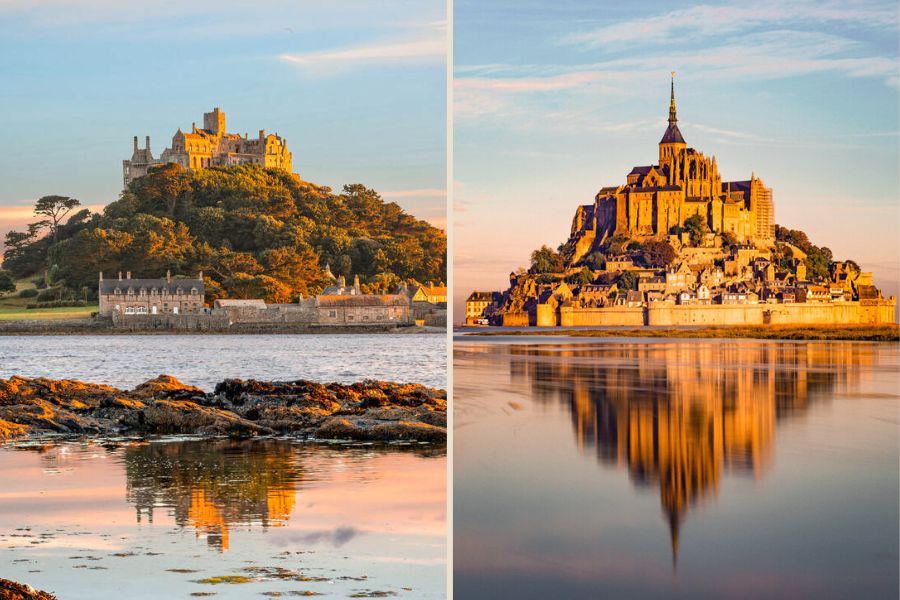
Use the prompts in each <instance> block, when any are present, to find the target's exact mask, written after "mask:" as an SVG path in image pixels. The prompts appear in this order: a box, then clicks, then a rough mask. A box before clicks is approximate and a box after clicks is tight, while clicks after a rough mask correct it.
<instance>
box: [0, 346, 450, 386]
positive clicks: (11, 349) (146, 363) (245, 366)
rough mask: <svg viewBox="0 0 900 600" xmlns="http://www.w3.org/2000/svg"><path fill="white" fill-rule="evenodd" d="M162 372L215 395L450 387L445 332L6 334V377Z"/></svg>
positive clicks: (113, 381) (109, 379) (137, 377)
mask: <svg viewBox="0 0 900 600" xmlns="http://www.w3.org/2000/svg"><path fill="white" fill-rule="evenodd" d="M160 374H166V375H173V376H175V377H177V378H178V379H180V380H181V381H182V382H184V383H187V384H191V385H195V386H197V387H200V388H202V389H204V390H206V391H212V390H213V388H214V387H215V385H216V383H218V382H220V381H222V380H223V379H227V378H235V377H239V378H242V379H249V378H253V379H260V380H272V381H288V380H294V379H310V380H313V381H319V382H322V383H330V382H339V383H353V382H356V381H360V380H362V379H382V380H390V381H402V382H405V383H421V384H424V385H428V386H431V387H439V388H446V387H447V338H446V336H445V335H443V334H387V333H381V334H363V335H355V334H353V335H350V334H331V335H328V334H323V335H318V334H310V335H134V336H131V335H129V336H123V335H106V336H103V335H85V336H18V337H13V336H0V379H7V378H9V377H11V376H13V375H22V376H26V377H50V378H52V379H81V380H83V381H88V382H91V383H104V384H107V385H113V386H116V387H120V388H132V387H134V386H136V385H138V384H140V383H143V382H144V381H146V380H148V379H150V378H152V377H156V376H157V375H160Z"/></svg>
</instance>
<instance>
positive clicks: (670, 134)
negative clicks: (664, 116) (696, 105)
mask: <svg viewBox="0 0 900 600" xmlns="http://www.w3.org/2000/svg"><path fill="white" fill-rule="evenodd" d="M677 121H678V118H677V117H676V116H675V71H672V95H671V97H670V99H669V126H668V127H666V132H665V133H664V134H663V137H662V139H661V140H660V141H659V143H660V146H661V147H660V149H659V152H660V154H659V160H660V164H662V161H663V158H664V155H665V154H666V153H667V152H669V150H666V148H668V147H669V146H668V145H670V144H684V138H683V137H682V136H681V132H680V131H678V125H677V123H676V122H677ZM663 145H667V146H666V148H663V147H662V146H663Z"/></svg>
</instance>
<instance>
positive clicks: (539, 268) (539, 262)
mask: <svg viewBox="0 0 900 600" xmlns="http://www.w3.org/2000/svg"><path fill="white" fill-rule="evenodd" d="M563 268H564V267H563V263H562V258H561V257H560V256H559V254H558V253H557V252H555V251H554V250H553V248H551V247H549V246H547V245H544V246H541V247H540V248H538V249H537V250H535V251H534V252H532V253H531V269H530V272H531V273H559V272H560V271H562V270H563Z"/></svg>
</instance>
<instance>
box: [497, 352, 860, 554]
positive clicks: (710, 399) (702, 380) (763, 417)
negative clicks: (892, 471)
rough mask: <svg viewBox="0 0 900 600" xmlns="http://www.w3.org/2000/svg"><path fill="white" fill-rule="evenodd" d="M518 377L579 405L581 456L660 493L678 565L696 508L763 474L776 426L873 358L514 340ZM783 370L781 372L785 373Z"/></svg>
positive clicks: (575, 417) (543, 395)
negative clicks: (726, 487)
mask: <svg viewBox="0 0 900 600" xmlns="http://www.w3.org/2000/svg"><path fill="white" fill-rule="evenodd" d="M508 351H509V353H510V370H511V375H512V377H513V379H514V380H515V379H519V380H524V381H526V382H528V383H529V384H530V387H531V390H532V395H533V396H534V398H535V400H536V401H537V402H539V403H540V402H562V403H563V404H565V405H567V406H568V407H569V410H570V413H571V417H572V427H573V429H574V434H575V437H576V440H577V443H578V445H579V447H580V448H581V449H582V451H588V450H595V451H596V453H597V456H598V457H599V459H600V460H601V461H602V462H604V463H606V464H613V465H618V466H623V467H626V468H627V469H628V471H629V473H630V476H631V479H632V481H633V482H634V483H635V484H636V485H642V486H643V485H655V486H658V487H659V491H660V499H661V503H662V510H663V513H664V515H665V518H666V519H667V520H668V522H669V526H670V531H671V543H672V560H673V567H674V566H675V564H676V563H677V557H678V535H679V529H680V527H681V523H682V522H683V521H684V519H685V516H686V514H687V511H688V508H689V507H690V506H691V505H693V504H695V503H697V502H698V501H701V500H702V499H703V498H704V497H706V496H708V495H711V494H715V493H716V491H717V489H718V486H719V482H720V481H721V478H722V475H723V472H729V473H744V474H752V476H754V477H760V476H762V475H763V474H764V473H765V471H766V469H767V467H768V465H769V464H770V462H771V458H772V453H773V443H774V435H775V426H776V424H777V423H778V422H779V421H781V420H783V419H785V418H789V417H790V416H791V415H794V414H797V413H800V412H802V411H804V410H805V409H806V408H807V407H808V406H809V405H810V404H811V403H813V402H815V401H817V400H825V399H828V398H829V397H831V396H832V394H833V393H834V392H835V391H836V390H837V389H840V388H843V387H846V386H847V385H848V384H850V383H852V381H850V379H851V378H855V377H859V373H860V372H861V371H863V370H862V369H859V368H858V367H860V366H863V365H871V363H872V361H873V355H872V354H871V353H869V352H866V351H865V350H864V349H863V350H861V348H860V346H859V345H855V346H854V345H851V344H846V345H844V344H821V345H817V344H793V343H789V342H786V343H780V342H779V343H754V342H749V343H746V344H744V343H728V344H720V343H698V342H696V341H693V342H685V343H680V342H675V343H667V344H627V345H620V344H607V345H602V346H600V347H598V346H597V345H591V346H587V345H585V344H583V345H580V347H579V345H577V344H575V345H541V346H527V345H512V346H509V347H508ZM776 367H777V368H776Z"/></svg>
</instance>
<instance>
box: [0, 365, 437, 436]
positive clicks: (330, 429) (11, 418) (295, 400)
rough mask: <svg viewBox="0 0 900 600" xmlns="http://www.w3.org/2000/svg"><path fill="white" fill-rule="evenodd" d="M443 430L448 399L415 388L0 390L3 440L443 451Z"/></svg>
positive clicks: (27, 386)
mask: <svg viewBox="0 0 900 600" xmlns="http://www.w3.org/2000/svg"><path fill="white" fill-rule="evenodd" d="M446 427H447V394H446V392H445V391H444V390H437V389H432V388H428V387H425V386H422V385H418V384H404V383H395V382H387V381H371V380H369V381H362V382H359V383H354V384H351V385H345V384H339V383H330V384H322V383H318V382H314V381H306V380H298V381H288V382H271V381H256V380H252V379H251V380H246V381H245V380H241V379H227V380H225V381H223V382H221V383H219V384H218V385H216V387H215V391H214V392H213V393H212V394H206V393H204V392H203V390H201V389H199V388H196V387H193V386H189V385H185V384H183V383H181V382H180V381H178V379H176V378H174V377H171V376H168V375H160V376H158V377H156V378H154V379H151V380H149V381H147V382H145V383H142V384H140V385H138V386H137V387H136V388H134V389H133V390H130V391H128V390H119V389H116V388H114V387H111V386H106V385H94V384H89V383H84V382H80V381H72V380H59V381H56V380H49V379H42V378H36V379H28V378H24V377H13V378H11V379H9V380H0V440H2V439H7V438H12V437H21V436H25V435H28V434H32V433H58V434H77V435H85V434H88V435H89V434H110V433H130V434H175V433H181V434H200V435H228V436H232V437H250V436H255V435H265V434H272V433H280V434H301V435H305V436H309V437H315V438H319V439H353V440H385V441H387V440H415V441H443V440H445V439H446Z"/></svg>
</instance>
